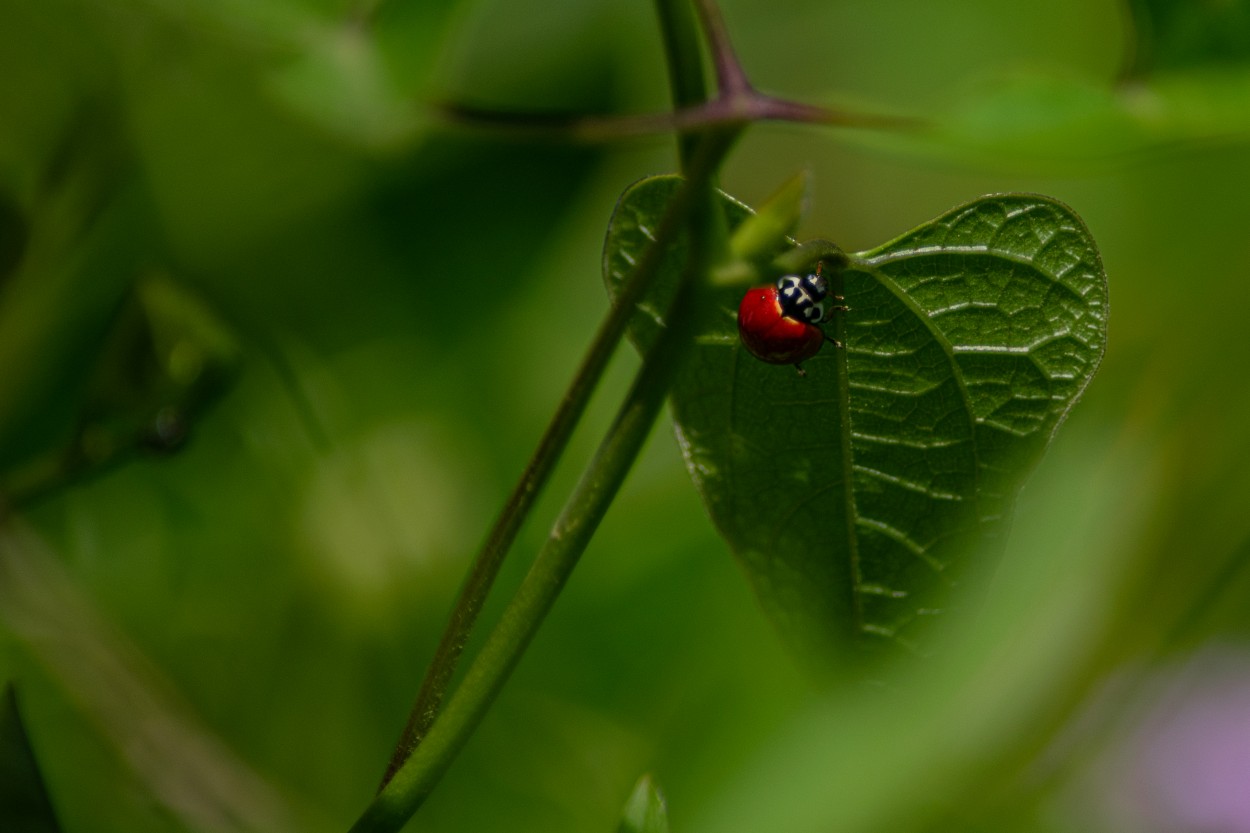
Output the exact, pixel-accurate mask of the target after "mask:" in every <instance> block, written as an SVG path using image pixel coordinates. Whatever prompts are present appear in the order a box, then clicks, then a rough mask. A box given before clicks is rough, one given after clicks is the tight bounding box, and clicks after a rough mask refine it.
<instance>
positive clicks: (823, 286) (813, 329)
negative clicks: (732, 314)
mask: <svg viewBox="0 0 1250 833" xmlns="http://www.w3.org/2000/svg"><path fill="white" fill-rule="evenodd" d="M828 295H829V283H828V281H826V280H825V278H824V276H822V275H821V274H820V268H819V267H817V269H816V272H815V273H813V274H810V275H806V276H804V277H799V276H798V275H783V276H782V277H781V278H780V279H778V281H777V283H776V284H774V285H772V286H757V287H755V288H754V289H749V290H747V294H746V295H744V296H743V298H742V303H741V304H740V305H739V307H738V336H739V337H740V338H741V339H742V344H743V346H744V347H746V348H747V350H748V351H750V353H751V355H753V356H755V357H756V358H757V359H759V360H760V361H765V362H768V363H769V364H792V365H794V366H795V368H797V369H798V371H799V375H806V372H805V371H804V370H803V366H802V363H803V362H804V361H806V360H808V359H810V358H811V357H812V356H814V355H816V354H817V353H819V352H820V348H821V346H822V345H823V344H824V343H825V342H826V341H829V342H832V343H833V344H834V345H835V346H838V347H841V346H842V345H841V344H839V343H838V342H837V341H834V340H833V339H832V338H830V337H829V336H827V335H825V332H824V331H823V330H822V329H820V327H819V325H820V324H821V323H822V322H823V321H824V320H825V318H826V316H825V304H824V301H825V298H826V297H828ZM839 300H840V299H839ZM844 309H846V307H843V306H833V307H830V309H829V311H830V312H833V311H834V310H844Z"/></svg>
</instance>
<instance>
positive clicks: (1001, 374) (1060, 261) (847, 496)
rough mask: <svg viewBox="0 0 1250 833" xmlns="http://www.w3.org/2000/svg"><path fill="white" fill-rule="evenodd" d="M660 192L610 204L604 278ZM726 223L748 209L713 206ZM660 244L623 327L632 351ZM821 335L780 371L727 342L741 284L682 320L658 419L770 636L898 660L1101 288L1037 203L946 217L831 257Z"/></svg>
mask: <svg viewBox="0 0 1250 833" xmlns="http://www.w3.org/2000/svg"><path fill="white" fill-rule="evenodd" d="M675 187H676V180H674V179H672V178H655V179H650V180H644V181H643V182H640V183H638V184H637V185H635V186H633V188H631V189H630V190H629V191H627V192H626V193H625V195H624V196H623V197H622V199H621V202H620V204H619V205H618V207H617V210H616V213H615V215H614V217H613V221H612V225H611V227H610V229H609V234H608V241H607V247H606V251H605V274H606V275H607V280H608V283H609V285H610V286H613V285H615V284H616V283H618V282H619V281H620V280H621V278H622V276H623V275H624V273H625V270H626V269H627V267H628V265H629V264H630V262H631V261H633V260H636V259H637V257H638V256H639V255H640V253H641V251H642V249H643V248H644V247H645V246H646V244H647V242H648V240H647V236H648V235H647V230H648V229H649V228H651V227H652V226H653V224H654V223H655V221H656V220H657V219H658V216H659V215H658V213H657V206H661V207H662V205H663V203H664V202H665V200H666V199H667V197H668V195H671V193H672V191H673V189H674V188H675ZM724 209H725V212H726V215H727V218H728V221H729V224H730V226H731V227H733V226H735V225H737V224H739V223H740V222H741V221H742V219H743V218H744V217H745V216H748V209H746V208H745V207H744V206H742V205H741V204H740V203H737V202H736V201H733V200H732V199H730V198H728V197H726V198H725V200H724ZM681 257H682V252H681V250H680V246H678V247H675V249H674V251H672V252H670V254H669V257H668V259H667V260H666V262H665V271H664V274H663V275H662V276H661V281H660V285H659V287H658V288H657V290H656V296H655V298H653V299H652V300H651V301H650V302H649V303H648V304H646V305H645V308H644V309H642V310H640V314H639V315H638V316H637V318H636V322H635V327H634V330H633V335H634V338H635V340H636V341H637V342H638V343H639V344H640V345H641V346H642V347H643V348H644V349H645V347H646V345H647V344H648V343H650V341H651V339H652V338H653V337H654V335H655V332H656V328H657V326H659V324H660V321H661V319H662V316H661V315H660V313H659V310H663V309H665V308H666V299H665V292H666V291H667V290H670V289H671V287H672V285H673V281H674V280H675V277H676V274H677V269H678V267H679V264H680V261H681ZM834 286H835V288H838V287H840V290H841V292H842V293H843V294H844V295H845V297H846V304H847V305H848V306H849V307H850V308H851V310H850V311H849V312H848V313H845V314H844V318H842V320H841V321H836V322H834V323H832V324H829V325H826V329H827V330H828V331H830V334H831V335H835V336H836V337H837V338H839V339H841V340H842V341H843V342H844V343H845V345H846V347H845V349H843V350H839V349H835V348H833V347H831V346H826V348H825V349H824V350H823V351H822V352H821V353H820V354H819V355H817V356H816V357H815V358H813V359H811V360H809V361H808V362H806V363H805V368H806V370H807V375H806V376H805V377H801V376H799V375H798V374H797V373H796V372H795V370H794V369H793V368H790V367H785V366H773V365H767V364H763V363H761V362H759V361H757V360H755V359H754V358H753V357H751V356H750V355H749V354H748V353H747V352H746V350H745V349H744V348H743V347H742V346H741V344H740V343H739V340H738V336H737V331H736V318H735V310H736V308H737V304H738V300H739V299H740V297H741V294H742V292H743V289H744V288H742V287H736V288H729V289H724V290H716V291H715V295H714V297H712V298H711V299H710V302H709V303H707V304H705V305H703V307H702V308H701V310H700V313H699V315H700V320H699V321H697V322H696V332H697V333H698V335H697V337H696V343H695V345H694V346H693V348H692V349H691V351H690V354H689V357H688V361H687V362H686V363H685V364H684V366H683V367H682V368H681V369H680V371H679V375H678V378H677V382H676V384H675V388H674V390H673V394H672V410H673V416H674V419H675V422H676V427H677V432H678V437H679V439H680V442H681V446H682V449H683V452H684V454H685V458H686V463H687V466H688V468H689V470H690V473H691V475H692V477H693V479H694V481H695V485H696V487H697V488H698V489H699V491H700V493H701V494H702V496H703V499H704V501H705V503H706V506H707V508H708V511H709V513H710V515H711V517H712V520H713V521H714V522H715V524H716V526H717V528H718V529H719V530H720V532H721V534H722V535H723V536H724V537H725V539H726V540H727V541H728V543H729V545H730V547H731V548H732V550H733V552H734V553H735V555H736V556H737V557H738V559H739V561H740V562H741V563H742V564H743V566H744V567H745V568H746V571H747V573H748V575H749V576H750V578H751V580H752V582H753V583H754V585H755V588H756V591H757V593H758V594H759V596H760V598H761V599H762V601H763V602H764V605H765V607H766V608H768V610H769V611H770V613H771V614H772V615H773V616H774V618H775V619H777V620H778V621H779V623H780V624H781V626H782V629H783V631H784V632H786V633H787V634H788V635H789V636H790V637H791V638H792V639H794V640H796V641H798V642H799V643H800V644H801V645H802V646H804V647H805V648H806V649H807V650H808V651H815V652H817V653H818V654H819V653H827V652H828V651H829V650H830V649H831V648H833V649H835V650H836V649H837V646H839V645H840V644H845V643H846V642H847V641H854V642H858V643H862V642H864V641H868V642H872V641H879V640H882V639H884V640H887V641H896V642H899V643H902V644H904V645H910V644H912V643H913V642H914V640H915V635H914V632H915V630H916V625H917V623H918V622H919V621H922V620H923V619H924V618H926V617H927V616H930V615H931V614H933V613H935V612H937V611H939V610H940V609H942V608H943V607H944V606H946V605H948V604H950V603H951V601H952V598H957V596H955V597H953V596H952V593H951V591H952V589H953V588H954V587H956V586H957V585H959V584H960V580H961V577H962V576H961V574H962V573H963V572H964V570H963V568H964V567H965V566H966V565H967V564H969V563H971V562H972V561H973V556H975V555H978V554H981V553H983V552H984V551H986V550H989V551H991V552H992V551H994V550H997V549H998V547H999V545H1000V544H1001V542H1002V540H1003V537H1004V535H1005V534H1006V532H1007V527H1008V523H1009V520H1010V516H1011V510H1012V505H1013V502H1014V499H1015V496H1016V494H1017V492H1018V490H1019V488H1020V485H1021V483H1022V482H1023V480H1024V477H1025V476H1026V475H1027V473H1028V471H1029V470H1030V468H1031V467H1032V465H1033V464H1034V463H1035V462H1036V461H1037V460H1038V458H1039V457H1040V455H1041V454H1042V452H1043V450H1044V448H1045V446H1046V444H1047V443H1048V442H1049V440H1050V437H1051V436H1052V434H1053V433H1054V430H1055V428H1056V426H1057V425H1058V424H1059V422H1060V420H1061V419H1062V418H1063V416H1064V414H1066V413H1067V411H1068V409H1069V408H1070V407H1071V405H1072V403H1073V402H1074V401H1075V400H1076V398H1077V397H1078V396H1079V395H1080V393H1081V391H1082V389H1083V388H1084V386H1085V385H1086V383H1087V382H1088V381H1089V379H1090V377H1091V376H1092V374H1093V372H1094V370H1095V369H1096V367H1097V365H1098V362H1099V359H1100V358H1101V356H1102V352H1103V348H1104V344H1105V338H1106V313H1107V288H1106V278H1105V275H1104V273H1103V269H1102V264H1101V261H1100V259H1099V256H1098V252H1097V250H1096V248H1095V246H1094V243H1093V240H1092V239H1091V237H1090V235H1089V232H1088V231H1087V230H1086V228H1085V226H1084V224H1083V223H1082V222H1081V220H1080V219H1079V218H1078V217H1077V216H1076V215H1075V214H1074V213H1073V212H1072V211H1071V210H1070V209H1068V208H1067V207H1066V206H1064V205H1062V204H1060V203H1058V202H1056V201H1054V200H1052V199H1049V198H1047V197H1042V196H1036V195H1027V194H1006V195H998V196H990V197H983V198H981V199H978V200H975V201H973V202H971V203H969V204H967V205H964V206H961V207H959V208H956V209H953V210H952V211H950V212H948V213H946V214H944V215H943V216H941V217H938V218H936V219H935V220H933V221H931V222H929V223H926V224H925V225H923V226H921V227H919V228H917V229H914V230H913V231H911V232H909V233H907V234H905V235H903V236H902V237H899V238H898V239H896V240H894V241H892V242H890V243H887V244H885V245H884V246H881V247H879V248H876V249H873V250H871V251H868V252H863V253H860V254H857V255H852V256H851V257H850V265H849V266H848V268H847V269H846V270H845V271H844V272H843V273H842V274H841V275H840V277H838V278H835V280H834Z"/></svg>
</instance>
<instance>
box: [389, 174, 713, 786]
mask: <svg viewBox="0 0 1250 833" xmlns="http://www.w3.org/2000/svg"><path fill="white" fill-rule="evenodd" d="M697 167H699V168H700V170H698V171H696V175H697V176H698V177H699V178H702V179H704V180H706V179H707V178H708V177H710V171H709V170H708V169H709V162H708V161H707V160H701V162H700V165H698V166H697ZM691 191H692V189H691V188H689V187H687V188H682V189H681V190H679V191H678V193H677V196H676V197H675V198H674V199H673V201H672V202H671V203H670V204H669V206H668V208H667V209H666V210H665V212H664V217H663V219H662V220H661V222H660V225H659V227H658V228H657V230H656V235H655V236H656V239H655V242H654V243H653V244H652V245H651V246H649V247H648V248H647V251H646V253H645V254H644V255H643V257H642V258H640V259H639V261H638V263H637V265H636V266H635V267H634V268H633V269H632V270H631V272H630V274H629V277H628V278H626V280H625V283H624V288H623V289H622V291H621V294H620V295H619V296H618V297H617V299H616V303H614V304H613V305H612V308H611V309H610V310H609V311H608V315H607V317H606V318H605V319H604V321H603V323H602V324H601V325H600V327H599V330H598V332H597V333H596V334H595V338H594V341H593V342H592V343H591V345H590V349H589V350H588V351H587V353H586V356H585V358H584V359H583V360H582V364H581V366H580V367H579V368H578V370H577V373H576V375H575V376H574V377H573V381H572V383H570V385H569V388H568V390H567V391H565V394H564V397H563V399H561V400H560V404H559V406H558V407H557V408H556V412H555V414H554V415H553V416H552V418H551V422H550V423H549V424H548V426H547V430H546V432H544V434H543V436H542V439H541V440H539V443H538V447H537V448H536V449H535V451H534V454H533V456H532V457H531V458H530V461H529V463H528V464H527V465H526V467H525V471H524V472H522V474H521V477H520V479H519V480H518V481H517V484H516V486H515V487H514V488H513V490H512V494H511V495H510V496H509V497H508V502H507V503H506V504H505V505H504V508H503V511H502V512H501V513H500V514H499V517H498V518H497V519H496V520H495V524H494V526H493V527H492V528H491V531H490V534H489V535H488V536H487V538H486V541H485V543H484V544H483V545H482V548H481V550H479V551H478V553H477V556H476V557H475V558H474V561H473V565H472V567H471V568H470V571H469V575H468V577H467V578H466V580H465V583H464V585H463V586H462V587H461V590H460V595H459V596H458V597H457V599H456V604H455V606H454V608H453V609H452V613H451V616H450V618H449V620H448V623H447V626H446V628H445V629H444V631H443V635H442V637H441V639H440V641H439V644H438V648H437V649H436V651H435V654H434V658H433V659H432V660H431V662H430V667H429V669H428V670H427V671H426V675H425V679H424V680H423V681H422V684H421V689H420V691H419V692H418V694H417V698H416V702H415V703H414V704H413V707H412V710H411V712H410V714H409V717H408V722H407V724H406V725H405V727H404V730H403V733H402V735H401V736H400V739H399V742H398V744H397V745H396V747H395V751H394V753H393V754H392V756H391V760H390V763H389V764H388V766H387V769H386V773H385V775H384V776H383V779H382V783H381V787H385V786H386V784H387V782H389V781H390V780H391V778H392V777H393V776H394V774H395V772H396V771H397V770H398V769H399V767H400V766H401V765H402V764H403V762H404V761H405V760H407V758H408V757H409V756H410V755H411V754H412V752H413V750H415V749H416V748H417V747H418V746H419V745H420V743H421V742H422V738H423V737H424V736H425V734H426V733H427V732H428V731H429V729H430V726H431V725H432V724H433V723H434V719H435V717H437V716H438V713H439V710H440V708H441V706H442V701H443V697H444V696H445V694H446V691H447V688H448V686H449V685H450V684H451V679H452V677H453V676H454V674H455V670H456V666H457V665H458V663H459V660H460V655H461V654H462V653H463V651H464V646H465V643H466V642H467V641H468V638H469V634H470V633H471V632H472V630H473V627H474V625H475V624H476V622H477V617H478V614H479V613H481V610H482V605H483V604H484V602H485V600H486V596H487V594H488V593H489V592H490V588H491V586H492V585H493V584H494V581H495V577H496V576H497V575H498V574H499V570H500V567H501V566H502V565H503V560H504V557H505V556H506V554H507V552H508V550H509V549H510V548H511V546H512V543H513V541H514V540H516V535H517V532H519V531H520V528H521V524H522V523H523V522H524V521H525V518H526V517H527V516H528V515H529V512H530V509H531V508H532V507H533V505H534V502H535V501H536V500H537V499H538V495H539V494H540V493H541V491H542V488H543V486H545V485H546V483H547V479H548V478H549V476H550V474H551V472H552V470H553V469H554V468H555V465H556V463H557V462H558V460H559V458H560V455H561V454H562V453H563V452H564V449H565V446H566V445H567V444H568V440H569V437H570V436H572V433H573V429H574V427H575V426H576V425H577V422H578V420H580V419H581V416H582V413H583V412H584V411H585V409H586V404H587V403H588V402H589V401H590V396H591V394H592V393H593V392H594V389H595V387H596V385H597V384H598V382H599V379H600V378H601V377H602V376H603V371H604V369H605V368H606V367H607V363H608V360H609V359H610V358H611V357H612V353H613V351H614V350H615V349H616V346H617V344H619V343H620V340H621V337H622V336H623V335H624V333H625V327H626V325H627V324H628V323H629V318H630V316H632V315H633V314H634V311H635V309H636V307H637V304H638V302H639V301H640V300H641V299H642V298H643V296H644V295H645V293H646V292H647V290H648V289H649V288H650V286H651V284H652V282H653V280H654V278H655V275H656V273H657V271H658V269H659V265H660V258H661V257H662V256H663V254H664V251H665V249H666V248H667V247H668V245H669V244H671V243H672V241H673V240H674V239H675V238H676V236H677V233H678V231H679V230H680V229H681V227H682V224H683V222H684V220H685V218H686V217H687V214H688V213H689V211H690V203H691V199H690V198H691ZM381 787H380V788H381ZM380 788H379V789H380Z"/></svg>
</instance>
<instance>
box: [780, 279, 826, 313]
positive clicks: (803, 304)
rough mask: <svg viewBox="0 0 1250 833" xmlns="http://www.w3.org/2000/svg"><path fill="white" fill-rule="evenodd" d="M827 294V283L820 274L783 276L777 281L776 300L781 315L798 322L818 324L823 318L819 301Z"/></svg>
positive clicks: (823, 310)
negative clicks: (779, 306) (795, 319)
mask: <svg viewBox="0 0 1250 833" xmlns="http://www.w3.org/2000/svg"><path fill="white" fill-rule="evenodd" d="M828 294H829V282H828V281H826V280H825V278H824V276H822V275H821V274H820V273H818V272H817V273H813V274H810V275H805V276H803V277H799V276H798V275H783V276H782V277H781V278H780V279H778V281H777V300H778V301H779V302H780V303H781V314H782V315H784V316H786V317H787V318H797V319H798V320H799V321H808V322H811V323H812V324H816V323H819V322H820V321H821V320H822V319H823V318H824V317H825V307H824V304H822V303H821V301H823V300H825V297H826V296H828Z"/></svg>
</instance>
